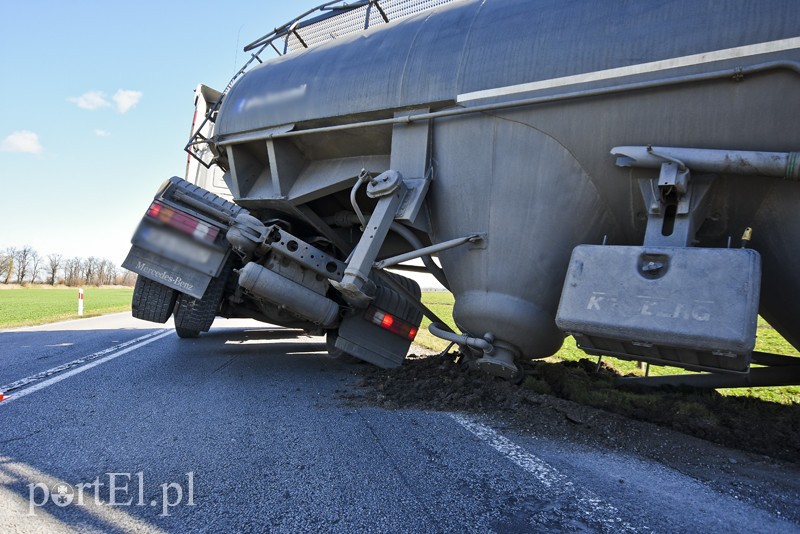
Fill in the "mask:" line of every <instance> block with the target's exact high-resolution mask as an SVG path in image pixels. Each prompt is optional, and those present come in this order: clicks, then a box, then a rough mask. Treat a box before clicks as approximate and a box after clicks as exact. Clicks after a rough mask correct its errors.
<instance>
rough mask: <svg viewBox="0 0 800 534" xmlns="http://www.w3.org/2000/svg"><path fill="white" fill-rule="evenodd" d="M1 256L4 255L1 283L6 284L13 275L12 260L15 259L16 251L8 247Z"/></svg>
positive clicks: (0, 272)
mask: <svg viewBox="0 0 800 534" xmlns="http://www.w3.org/2000/svg"><path fill="white" fill-rule="evenodd" d="M3 254H4V255H5V261H4V263H3V265H2V271H0V275H2V276H3V283H4V284H8V283H9V282H10V281H11V276H12V275H13V274H14V260H15V258H16V257H17V249H16V248H14V247H8V248H7V249H6V251H5V252H4V253H3Z"/></svg>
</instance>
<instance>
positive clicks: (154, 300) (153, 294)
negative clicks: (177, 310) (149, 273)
mask: <svg viewBox="0 0 800 534" xmlns="http://www.w3.org/2000/svg"><path fill="white" fill-rule="evenodd" d="M177 297H178V292H177V291H175V290H174V289H170V288H168V287H167V286H165V285H163V284H159V283H158V282H154V281H153V280H150V279H149V278H145V277H144V276H139V277H138V278H137V279H136V285H135V286H134V288H133V300H132V301H131V314H132V315H133V316H134V317H136V318H137V319H142V320H144V321H151V322H154V323H165V322H167V319H169V316H170V315H172V310H173V308H174V307H175V300H176V299H177Z"/></svg>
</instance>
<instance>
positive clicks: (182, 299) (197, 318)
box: [175, 260, 231, 338]
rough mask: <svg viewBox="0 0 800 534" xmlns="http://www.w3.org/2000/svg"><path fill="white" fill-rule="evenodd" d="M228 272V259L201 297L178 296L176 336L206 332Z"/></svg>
mask: <svg viewBox="0 0 800 534" xmlns="http://www.w3.org/2000/svg"><path fill="white" fill-rule="evenodd" d="M230 274H231V262H230V260H229V261H228V262H227V263H226V265H225V267H224V268H223V269H222V273H221V274H220V276H219V278H213V279H212V280H211V282H209V284H208V288H207V289H206V292H205V293H204V294H203V298H199V299H196V298H194V297H190V296H189V295H184V294H183V293H181V294H180V295H179V296H178V299H177V302H176V305H175V332H176V333H177V334H178V337H181V338H193V337H197V336H198V335H200V332H208V330H209V329H210V328H211V325H212V323H213V322H214V318H215V317H216V316H217V312H218V311H219V305H220V303H221V302H222V296H223V293H224V291H225V284H226V282H227V281H228V277H229V276H230ZM181 334H184V335H181ZM192 334H193V335H192Z"/></svg>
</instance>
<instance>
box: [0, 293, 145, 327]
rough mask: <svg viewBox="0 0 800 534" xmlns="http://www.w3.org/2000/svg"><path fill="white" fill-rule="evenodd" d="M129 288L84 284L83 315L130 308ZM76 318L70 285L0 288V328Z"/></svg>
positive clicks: (76, 303)
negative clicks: (85, 286) (87, 285)
mask: <svg viewBox="0 0 800 534" xmlns="http://www.w3.org/2000/svg"><path fill="white" fill-rule="evenodd" d="M132 296H133V288H130V287H124V288H116V287H87V288H85V289H84V297H83V316H84V317H94V316H97V315H103V314H106V313H115V312H121V311H126V310H130V309H131V297H132ZM77 318H78V290H77V289H76V288H74V287H54V288H50V287H30V288H19V289H3V290H0V328H13V327H16V326H30V325H37V324H44V323H52V322H55V321H63V320H67V319H77Z"/></svg>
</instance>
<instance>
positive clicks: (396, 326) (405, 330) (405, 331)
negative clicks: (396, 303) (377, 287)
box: [364, 306, 417, 341]
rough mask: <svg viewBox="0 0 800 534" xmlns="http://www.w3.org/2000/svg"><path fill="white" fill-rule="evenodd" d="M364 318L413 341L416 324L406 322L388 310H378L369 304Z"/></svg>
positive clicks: (415, 333)
mask: <svg viewBox="0 0 800 534" xmlns="http://www.w3.org/2000/svg"><path fill="white" fill-rule="evenodd" d="M364 318H365V319H366V320H367V321H369V322H371V323H373V324H376V325H378V326H380V327H381V328H383V329H385V330H388V331H389V332H391V333H393V334H397V335H398V336H401V337H404V338H407V339H410V340H411V341H414V338H415V337H417V327H416V326H414V325H412V324H411V323H407V322H405V321H403V320H402V319H399V318H397V317H395V316H394V315H392V314H390V313H388V312H385V311H383V310H380V309H378V308H376V307H375V306H370V307H369V308H367V313H366V314H365V315H364Z"/></svg>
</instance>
